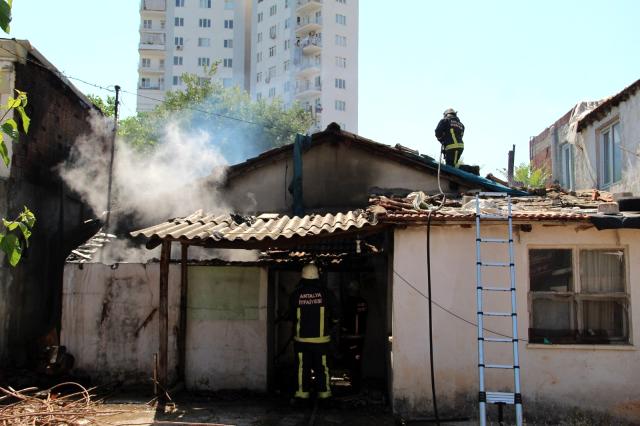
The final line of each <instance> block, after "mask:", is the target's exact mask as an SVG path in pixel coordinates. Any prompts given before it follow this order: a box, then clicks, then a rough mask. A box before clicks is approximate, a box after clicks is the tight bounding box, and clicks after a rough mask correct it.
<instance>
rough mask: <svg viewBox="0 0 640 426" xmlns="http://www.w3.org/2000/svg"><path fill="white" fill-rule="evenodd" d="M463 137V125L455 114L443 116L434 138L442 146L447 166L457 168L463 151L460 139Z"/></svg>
mask: <svg viewBox="0 0 640 426" xmlns="http://www.w3.org/2000/svg"><path fill="white" fill-rule="evenodd" d="M463 136H464V124H462V122H460V119H459V118H458V116H457V115H456V113H455V112H450V113H448V114H446V115H445V116H444V118H443V119H442V120H440V122H439V123H438V127H436V138H437V139H438V140H439V141H440V143H441V144H442V150H443V151H444V158H445V161H446V162H447V165H448V166H453V167H458V162H459V161H460V157H461V156H462V151H463V150H464V143H463V142H462V137H463Z"/></svg>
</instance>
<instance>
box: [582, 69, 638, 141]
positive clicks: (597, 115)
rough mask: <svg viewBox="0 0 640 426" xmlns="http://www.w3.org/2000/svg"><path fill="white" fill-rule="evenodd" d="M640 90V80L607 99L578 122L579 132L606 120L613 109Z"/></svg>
mask: <svg viewBox="0 0 640 426" xmlns="http://www.w3.org/2000/svg"><path fill="white" fill-rule="evenodd" d="M638 90H640V79H639V80H636V81H635V82H633V83H631V84H630V85H629V86H627V87H625V88H624V89H622V90H621V91H620V92H618V93H617V94H615V95H613V96H611V97H610V98H608V99H606V100H605V101H604V102H602V103H601V104H600V105H598V107H597V108H595V109H594V110H593V111H591V112H590V113H588V114H587V115H585V116H584V117H582V119H581V120H580V121H579V122H578V131H581V130H584V129H585V128H586V127H587V126H589V125H590V124H591V123H593V122H594V121H598V120H601V119H602V118H604V117H605V116H606V115H607V114H609V112H610V111H611V109H612V108H614V107H616V106H618V105H620V103H622V102H624V101H626V100H627V99H629V98H630V97H631V96H633V95H634V94H635V93H636V92H637V91H638Z"/></svg>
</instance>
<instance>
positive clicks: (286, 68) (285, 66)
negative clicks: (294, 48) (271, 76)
mask: <svg viewBox="0 0 640 426" xmlns="http://www.w3.org/2000/svg"><path fill="white" fill-rule="evenodd" d="M289 68H291V61H289V60H286V61H284V62H283V63H282V70H283V71H289Z"/></svg>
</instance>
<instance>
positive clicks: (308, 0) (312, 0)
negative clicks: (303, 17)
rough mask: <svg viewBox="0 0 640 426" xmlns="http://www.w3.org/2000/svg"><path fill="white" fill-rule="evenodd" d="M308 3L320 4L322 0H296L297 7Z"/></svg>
mask: <svg viewBox="0 0 640 426" xmlns="http://www.w3.org/2000/svg"><path fill="white" fill-rule="evenodd" d="M309 3H320V4H322V0H298V7H302V6H305V5H307V4H309Z"/></svg>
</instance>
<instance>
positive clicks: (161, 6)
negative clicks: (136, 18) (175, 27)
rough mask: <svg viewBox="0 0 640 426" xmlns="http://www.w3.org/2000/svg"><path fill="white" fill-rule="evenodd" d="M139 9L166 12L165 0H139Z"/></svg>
mask: <svg viewBox="0 0 640 426" xmlns="http://www.w3.org/2000/svg"><path fill="white" fill-rule="evenodd" d="M140 10H141V11H142V12H151V13H153V12H163V13H164V12H166V10H167V0H141V2H140Z"/></svg>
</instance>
